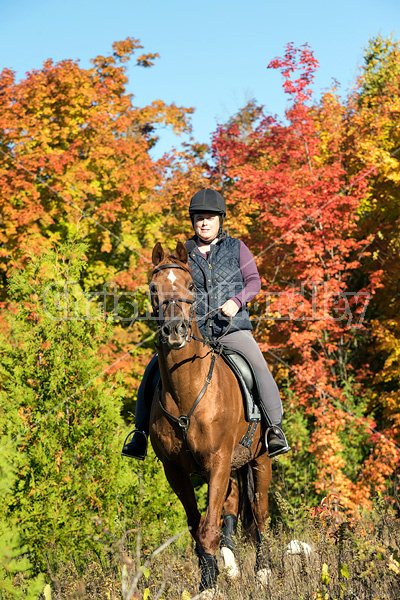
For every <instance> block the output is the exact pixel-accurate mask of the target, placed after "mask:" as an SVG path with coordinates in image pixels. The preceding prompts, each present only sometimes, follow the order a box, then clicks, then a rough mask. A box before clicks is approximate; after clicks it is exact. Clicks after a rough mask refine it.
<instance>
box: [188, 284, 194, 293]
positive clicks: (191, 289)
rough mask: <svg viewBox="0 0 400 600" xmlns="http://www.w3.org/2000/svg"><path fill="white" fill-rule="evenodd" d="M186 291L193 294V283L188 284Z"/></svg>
mask: <svg viewBox="0 0 400 600" xmlns="http://www.w3.org/2000/svg"><path fill="white" fill-rule="evenodd" d="M188 290H189V292H193V290H194V283H193V281H191V282H190V283H189V285H188Z"/></svg>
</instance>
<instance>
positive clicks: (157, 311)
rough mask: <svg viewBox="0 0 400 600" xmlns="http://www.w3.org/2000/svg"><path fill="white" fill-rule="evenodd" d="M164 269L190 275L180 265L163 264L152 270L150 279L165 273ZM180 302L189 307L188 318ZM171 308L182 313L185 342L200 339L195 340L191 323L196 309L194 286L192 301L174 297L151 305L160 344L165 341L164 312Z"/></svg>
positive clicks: (194, 288)
mask: <svg viewBox="0 0 400 600" xmlns="http://www.w3.org/2000/svg"><path fill="white" fill-rule="evenodd" d="M166 269H181V270H182V271H185V272H186V273H189V275H190V272H189V270H188V269H186V268H185V267H183V266H181V265H178V264H177V263H165V264H163V265H160V266H159V267H156V268H155V269H154V271H153V273H152V278H153V276H154V275H155V274H156V273H158V272H159V271H165V270H166ZM193 286H194V283H193ZM181 302H185V303H186V304H190V305H191V306H190V311H189V318H186V316H185V313H184V312H183V308H182V306H181V304H180V303H181ZM171 306H177V307H178V308H179V310H180V311H181V313H182V316H183V324H184V325H185V327H186V329H187V333H186V342H191V341H192V339H193V338H195V339H200V338H197V336H195V335H194V333H193V331H192V321H193V317H194V311H195V309H196V287H195V286H194V287H193V299H191V300H189V299H188V298H175V297H174V298H168V299H167V300H163V301H162V302H160V303H159V304H157V305H155V306H154V305H153V303H152V307H153V315H154V317H155V318H156V320H157V322H158V323H159V327H158V329H157V331H158V333H159V334H160V342H166V341H167V339H166V336H165V335H163V328H164V325H165V315H166V312H167V310H168V309H169V308H170V307H171ZM160 323H161V324H160Z"/></svg>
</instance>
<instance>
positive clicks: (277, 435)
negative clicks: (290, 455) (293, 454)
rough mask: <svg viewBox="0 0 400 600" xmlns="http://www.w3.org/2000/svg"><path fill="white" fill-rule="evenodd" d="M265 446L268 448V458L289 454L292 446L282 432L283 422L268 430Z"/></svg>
mask: <svg viewBox="0 0 400 600" xmlns="http://www.w3.org/2000/svg"><path fill="white" fill-rule="evenodd" d="M265 445H266V446H267V451H268V456H269V457H270V458H273V457H274V456H279V454H285V452H289V450H290V446H289V444H288V442H287V439H286V436H285V434H284V433H283V431H282V422H280V423H279V424H278V425H271V427H269V428H268V429H267V433H266V434H265Z"/></svg>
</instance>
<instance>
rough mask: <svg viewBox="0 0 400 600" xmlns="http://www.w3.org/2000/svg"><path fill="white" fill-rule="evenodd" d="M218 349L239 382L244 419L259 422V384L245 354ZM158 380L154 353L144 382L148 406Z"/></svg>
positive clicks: (157, 366)
mask: <svg viewBox="0 0 400 600" xmlns="http://www.w3.org/2000/svg"><path fill="white" fill-rule="evenodd" d="M219 351H220V354H221V357H222V358H223V359H224V361H225V362H226V364H227V365H228V366H229V367H230V368H231V370H232V371H233V373H234V374H235V376H236V379H237V380H238V382H239V385H240V389H241V391H242V396H243V401H244V407H245V415H246V420H247V421H248V422H254V421H256V422H259V421H260V420H261V413H260V409H259V408H258V407H259V405H260V385H259V382H258V378H257V375H256V374H255V372H254V370H253V368H252V366H251V365H250V363H249V362H248V360H247V358H246V356H245V355H244V354H243V353H242V352H240V351H238V350H231V349H230V348H227V347H226V346H222V345H221V346H220V348H219ZM160 381H161V380H160V368H159V365H158V356H157V354H155V355H154V356H153V359H152V361H151V364H150V365H149V372H148V375H147V379H146V381H145V382H144V396H145V399H146V404H148V406H150V405H151V402H152V400H153V397H154V393H155V390H156V387H157V385H158V384H159V382H160Z"/></svg>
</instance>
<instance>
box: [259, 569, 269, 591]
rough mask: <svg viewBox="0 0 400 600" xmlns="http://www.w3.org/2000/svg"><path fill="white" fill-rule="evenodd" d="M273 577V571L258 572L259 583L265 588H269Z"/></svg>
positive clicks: (262, 570)
mask: <svg viewBox="0 0 400 600" xmlns="http://www.w3.org/2000/svg"><path fill="white" fill-rule="evenodd" d="M271 575H272V572H271V569H260V570H259V571H257V579H258V582H259V583H261V585H262V586H263V587H265V588H267V587H268V586H269V583H270V581H271Z"/></svg>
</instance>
